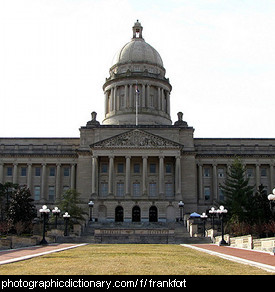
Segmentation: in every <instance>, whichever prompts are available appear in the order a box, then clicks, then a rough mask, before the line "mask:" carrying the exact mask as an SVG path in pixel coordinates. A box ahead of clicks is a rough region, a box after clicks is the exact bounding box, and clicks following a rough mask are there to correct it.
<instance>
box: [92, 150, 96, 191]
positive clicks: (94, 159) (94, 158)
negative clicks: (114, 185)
mask: <svg viewBox="0 0 275 292" xmlns="http://www.w3.org/2000/svg"><path fill="white" fill-rule="evenodd" d="M96 185H97V156H93V157H92V195H95V194H96V193H97V188H96Z"/></svg>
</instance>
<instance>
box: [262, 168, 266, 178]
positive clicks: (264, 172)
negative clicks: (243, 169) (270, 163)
mask: <svg viewBox="0 0 275 292" xmlns="http://www.w3.org/2000/svg"><path fill="white" fill-rule="evenodd" d="M261 176H267V170H266V168H262V169H261Z"/></svg>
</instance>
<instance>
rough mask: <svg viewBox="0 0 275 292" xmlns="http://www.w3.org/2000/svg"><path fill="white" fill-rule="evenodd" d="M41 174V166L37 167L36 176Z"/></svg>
mask: <svg viewBox="0 0 275 292" xmlns="http://www.w3.org/2000/svg"><path fill="white" fill-rule="evenodd" d="M40 174H41V167H36V168H35V176H40Z"/></svg>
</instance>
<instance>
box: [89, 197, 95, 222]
mask: <svg viewBox="0 0 275 292" xmlns="http://www.w3.org/2000/svg"><path fill="white" fill-rule="evenodd" d="M94 204H95V203H94V202H93V201H90V202H89V203H88V206H89V209H90V220H89V221H91V222H92V221H93V216H92V213H93V206H94Z"/></svg>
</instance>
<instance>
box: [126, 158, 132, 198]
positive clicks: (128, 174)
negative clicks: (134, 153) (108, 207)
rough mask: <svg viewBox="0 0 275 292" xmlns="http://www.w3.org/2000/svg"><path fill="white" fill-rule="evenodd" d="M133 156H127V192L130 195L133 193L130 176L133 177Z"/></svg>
mask: <svg viewBox="0 0 275 292" xmlns="http://www.w3.org/2000/svg"><path fill="white" fill-rule="evenodd" d="M130 166H131V157H130V156H126V176H125V180H126V181H125V186H126V188H125V194H126V196H127V195H130V193H131V186H130V178H131V169H130Z"/></svg>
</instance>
